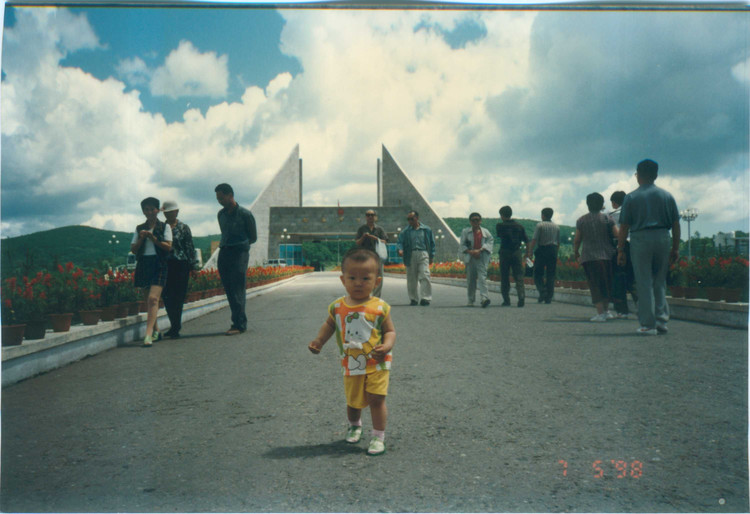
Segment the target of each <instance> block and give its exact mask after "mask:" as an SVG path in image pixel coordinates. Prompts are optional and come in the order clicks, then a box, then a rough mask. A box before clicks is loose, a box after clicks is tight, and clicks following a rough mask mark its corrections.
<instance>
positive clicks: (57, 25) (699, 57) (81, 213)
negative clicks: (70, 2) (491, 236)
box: [0, 7, 750, 237]
mask: <svg viewBox="0 0 750 514" xmlns="http://www.w3.org/2000/svg"><path fill="white" fill-rule="evenodd" d="M749 25H750V14H749V13H748V12H707V11H701V12H674V11H673V12H653V11H649V12H632V11H631V12H625V11H618V12H612V11H607V12H603V11H598V12H595V11H585V12H584V11H573V12H571V11H567V12H565V11H542V12H539V11H520V10H512V11H492V10H483V11H465V10H450V11H439V12H438V11H433V10H413V11H403V10H381V11H372V10H336V9H325V10H315V9H309V10H291V9H290V10H287V9H280V10H273V9H265V8H253V9H247V8H245V9H242V8H235V9H218V8H179V9H164V8H75V9H72V8H31V7H20V8H13V7H7V8H6V9H5V17H4V31H3V42H2V44H3V48H2V90H1V93H2V105H1V111H0V112H1V118H0V121H1V124H2V125H1V129H2V144H1V151H2V176H1V180H2V182H1V184H0V188H1V190H2V212H1V218H2V219H1V222H2V226H1V227H2V228H1V230H2V236H3V237H9V236H16V235H20V234H25V233H30V232H35V231H38V230H44V229H49V228H53V227H59V226H66V225H74V224H82V225H90V226H94V227H99V228H105V229H113V230H132V229H133V228H134V227H135V225H136V224H137V223H139V222H140V221H141V219H142V215H141V214H140V209H139V202H140V200H141V199H142V198H144V197H146V196H156V197H158V198H160V199H162V200H169V199H171V200H176V201H178V202H179V203H180V205H181V206H182V208H181V218H182V219H183V221H185V222H187V223H188V224H190V225H191V227H192V228H193V231H194V233H195V234H198V235H206V234H214V233H217V232H218V228H217V225H216V211H217V209H218V204H216V201H215V198H214V193H213V188H214V186H215V185H216V184H217V183H219V182H229V183H231V184H233V185H234V186H235V189H236V192H237V199H238V200H239V201H240V203H242V204H244V205H247V206H249V205H250V203H252V201H253V200H254V198H255V196H256V195H257V194H258V193H259V192H260V191H261V190H262V189H263V187H264V186H265V185H266V184H267V182H268V180H269V179H270V178H271V177H272V176H273V174H274V173H275V172H276V171H277V170H278V169H279V168H280V166H281V165H282V164H283V163H284V161H285V160H286V158H287V156H288V155H289V153H290V152H291V151H292V149H293V148H294V146H295V145H296V144H299V145H300V156H301V157H302V159H303V161H304V200H303V201H304V203H305V204H306V205H335V204H336V203H337V202H340V203H341V205H371V204H374V203H375V197H376V184H375V169H376V160H377V159H378V157H380V146H381V144H384V145H385V146H386V147H387V148H388V149H389V150H390V152H391V153H392V155H393V156H394V157H395V158H396V160H397V161H398V162H399V164H400V165H401V167H402V168H403V169H404V170H405V171H406V173H407V174H408V175H409V176H410V178H411V179H412V180H413V181H414V182H415V183H416V185H417V186H418V187H419V188H420V190H421V191H422V192H423V194H424V195H425V197H426V198H427V199H428V200H429V201H430V202H431V203H432V204H433V206H434V207H435V208H436V209H437V210H438V212H439V213H440V214H441V215H443V216H466V215H468V213H469V212H470V211H473V210H477V211H479V212H481V213H483V214H484V215H485V216H496V215H497V209H498V207H499V206H501V205H504V204H510V205H512V206H513V207H514V211H515V214H516V215H517V216H519V217H526V218H532V219H537V218H538V216H539V214H538V213H539V211H540V209H541V208H542V207H545V206H551V207H553V208H554V209H555V211H556V220H557V221H558V222H562V223H566V224H573V223H574V222H575V219H576V218H577V217H578V216H580V215H582V214H584V213H585V211H586V209H585V201H584V199H585V196H586V194H588V193H590V192H593V191H599V192H600V193H602V194H604V195H605V197H607V198H608V197H609V195H610V194H611V193H612V192H613V191H615V190H618V189H622V190H625V191H631V190H633V189H634V188H635V187H637V184H636V182H635V177H634V176H633V173H634V168H635V165H636V163H637V162H638V161H639V160H641V159H643V158H646V157H648V158H652V159H654V160H656V161H658V162H659V164H660V168H661V169H660V173H661V177H660V179H659V181H658V183H659V184H660V185H662V187H665V188H666V189H668V190H670V191H671V192H672V193H673V194H674V195H675V198H676V199H677V202H678V206H679V207H680V208H686V207H695V208H697V209H698V211H699V213H700V215H699V218H698V219H697V220H696V222H695V223H693V224H692V228H693V231H695V230H696V229H697V230H699V231H701V232H702V233H703V234H704V235H709V234H713V233H715V232H717V231H731V230H738V229H739V230H748V204H749V202H748V189H749V184H748V182H749V181H748V175H749V171H748V169H749V166H748V144H749V143H748V141H749V133H748V102H749V99H750V93H749V87H750V78H749V71H748V70H749V68H750V61H749V58H750V52H749V49H748V38H747V34H748V33H749V32H750V27H749ZM683 230H684V229H683Z"/></svg>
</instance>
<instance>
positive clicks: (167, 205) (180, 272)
mask: <svg viewBox="0 0 750 514" xmlns="http://www.w3.org/2000/svg"><path fill="white" fill-rule="evenodd" d="M162 210H163V211H164V217H165V218H167V225H169V227H170V228H171V229H172V251H171V252H169V257H168V258H167V285H166V286H164V294H163V296H164V307H165V308H166V310H167V316H168V317H169V323H170V325H171V326H170V328H169V330H168V331H167V332H166V333H165V334H164V336H165V337H172V338H178V337H180V330H181V329H182V306H183V304H184V303H185V296H186V295H187V288H188V280H190V274H191V273H195V271H196V270H197V269H198V262H197V260H196V259H195V246H194V245H193V234H192V232H191V231H190V227H188V226H187V225H186V224H184V223H183V222H181V221H180V220H178V219H177V215H178V214H179V212H180V207H179V206H178V205H177V202H172V201H169V200H167V201H165V202H164V208H163V209H162Z"/></svg>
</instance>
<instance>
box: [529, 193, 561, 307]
mask: <svg viewBox="0 0 750 514" xmlns="http://www.w3.org/2000/svg"><path fill="white" fill-rule="evenodd" d="M553 214H554V211H553V210H552V209H551V208H550V207H545V208H544V209H542V221H541V222H540V223H537V225H536V228H535V229H534V236H533V237H532V238H531V243H529V245H528V247H527V248H526V257H527V258H530V257H531V252H533V251H534V247H535V246H536V245H538V246H536V253H535V254H534V283H535V284H536V289H537V291H539V303H542V302H544V303H552V297H553V296H554V295H555V271H557V250H558V249H559V248H560V227H558V226H557V225H556V224H555V223H553V222H552V215H553Z"/></svg>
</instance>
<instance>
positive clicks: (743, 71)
mask: <svg viewBox="0 0 750 514" xmlns="http://www.w3.org/2000/svg"><path fill="white" fill-rule="evenodd" d="M732 76H733V77H734V78H736V79H737V81H738V82H740V83H742V84H745V85H750V57H748V58H747V59H745V60H744V61H741V62H739V63H737V64H736V65H735V66H734V67H733V68H732Z"/></svg>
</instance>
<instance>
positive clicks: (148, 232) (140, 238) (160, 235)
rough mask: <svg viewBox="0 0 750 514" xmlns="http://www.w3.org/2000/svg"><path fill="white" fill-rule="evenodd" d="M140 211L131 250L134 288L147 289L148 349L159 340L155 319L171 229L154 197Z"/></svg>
mask: <svg viewBox="0 0 750 514" xmlns="http://www.w3.org/2000/svg"><path fill="white" fill-rule="evenodd" d="M141 210H142V211H143V215H144V216H146V222H145V223H142V224H140V225H138V226H137V227H136V228H135V234H133V241H132V244H131V245H130V251H131V252H133V253H134V254H135V255H136V266H135V277H134V279H133V282H134V285H135V287H142V288H144V289H146V304H147V306H148V318H147V321H146V337H145V338H144V339H143V346H146V347H150V346H151V343H152V342H153V341H158V340H159V339H161V337H162V336H161V334H160V333H159V331H158V329H157V327H156V316H157V314H158V312H159V299H160V298H161V292H162V290H163V289H164V285H165V284H166V282H167V256H168V255H169V251H170V250H171V249H172V229H171V227H170V226H169V225H168V224H166V223H164V222H163V221H159V219H158V218H157V215H158V214H159V200H157V199H156V198H152V197H148V198H144V199H143V201H141Z"/></svg>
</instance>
